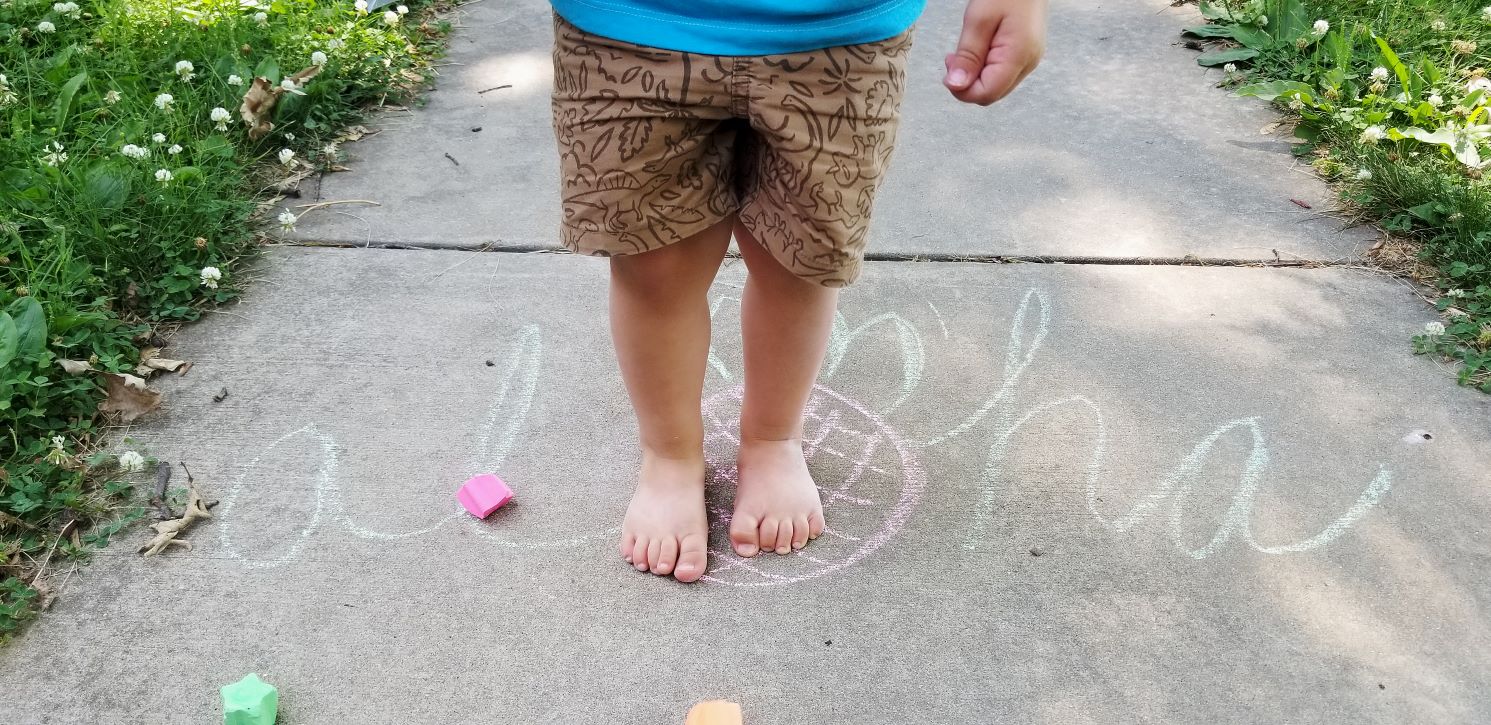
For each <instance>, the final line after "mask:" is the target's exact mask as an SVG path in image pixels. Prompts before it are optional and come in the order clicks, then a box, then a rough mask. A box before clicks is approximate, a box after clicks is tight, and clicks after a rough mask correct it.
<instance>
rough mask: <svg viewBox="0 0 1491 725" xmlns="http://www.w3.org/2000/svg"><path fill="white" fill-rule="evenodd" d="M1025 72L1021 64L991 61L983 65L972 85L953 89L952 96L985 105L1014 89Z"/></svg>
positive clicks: (966, 101)
mask: <svg viewBox="0 0 1491 725" xmlns="http://www.w3.org/2000/svg"><path fill="white" fill-rule="evenodd" d="M1025 73H1026V71H1025V66H1024V65H1023V64H1015V63H1011V62H1007V61H1006V62H996V63H991V64H989V65H987V66H984V69H983V72H981V73H979V75H978V78H977V79H975V80H974V81H973V84H972V85H970V86H968V88H967V89H965V90H962V91H955V92H954V93H953V96H954V97H955V98H957V99H958V100H960V101H963V102H965V103H977V104H978V105H980V106H987V105H989V104H991V103H993V102H995V101H998V100H999V99H1001V98H1004V97H1005V96H1007V95H1009V94H1010V91H1013V90H1015V86H1017V85H1019V84H1020V79H1021V78H1023V77H1024V76H1025Z"/></svg>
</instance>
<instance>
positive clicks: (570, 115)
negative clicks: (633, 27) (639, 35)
mask: <svg viewBox="0 0 1491 725" xmlns="http://www.w3.org/2000/svg"><path fill="white" fill-rule="evenodd" d="M911 34H912V31H911V30H907V31H906V32H904V33H902V34H900V35H897V36H895V37H893V38H889V39H887V40H881V41H876V42H873V43H863V44H860V45H847V46H840V47H835V48H825V49H823V50H815V51H809V52H802V53H787V54H782V55H766V56H744V57H727V56H714V55H701V54H698V53H684V52H679V51H672V50H661V49H657V48H649V47H645V46H640V45H633V44H631V43H626V42H623V41H619V40H612V39H609V38H604V37H601V36H598V35H594V34H591V33H587V32H585V31H583V30H580V29H579V28H576V27H575V26H573V25H571V24H570V23H568V22H567V21H565V20H564V19H563V18H560V17H558V16H555V19H554V94H553V110H554V133H555V136H556V138H557V140H558V143H559V157H560V170H561V175H562V178H563V181H562V184H563V186H562V191H561V196H562V198H563V204H564V219H563V222H562V229H561V233H562V238H563V242H564V246H565V247H567V248H569V249H570V250H571V251H574V252H578V253H580V254H590V255H599V256H612V255H621V254H636V253H640V252H646V251H649V250H652V249H657V248H659V247H662V246H665V245H667V244H671V243H673V242H677V241H681V240H683V239H686V238H688V237H689V236H691V235H693V234H696V233H698V232H701V231H704V230H705V229H707V228H709V227H711V226H713V225H715V224H717V223H719V222H721V221H723V220H725V219H727V218H729V217H731V215H736V214H738V215H739V219H740V223H741V224H742V225H743V226H744V227H745V228H746V230H747V231H749V232H750V234H751V236H752V237H754V238H755V239H756V240H757V241H758V242H760V243H761V244H762V245H763V246H765V247H766V248H767V249H768V250H769V251H770V252H771V254H772V255H773V256H774V257H775V258H776V259H777V260H778V261H780V262H781V263H782V264H783V265H784V266H785V267H786V268H787V269H789V270H791V271H792V273H793V274H795V275H797V276H798V277H800V278H802V279H806V280H810V281H813V282H817V283H819V284H822V285H825V286H830V287H841V286H844V285H847V284H849V283H850V282H853V281H854V279H855V278H856V277H857V276H859V271H860V265H861V262H862V260H863V258H864V249H865V237H866V235H867V234H868V232H869V224H870V212H871V209H872V208H873V206H874V201H875V191H876V189H877V188H878V187H879V186H880V180H881V179H882V178H883V177H884V175H885V170H886V166H887V164H888V163H889V161H890V156H891V149H892V147H893V146H894V144H895V138H896V127H897V123H898V121H899V118H900V106H901V96H902V93H903V91H904V89H905V86H906V56H907V53H908V51H909V50H910V48H911Z"/></svg>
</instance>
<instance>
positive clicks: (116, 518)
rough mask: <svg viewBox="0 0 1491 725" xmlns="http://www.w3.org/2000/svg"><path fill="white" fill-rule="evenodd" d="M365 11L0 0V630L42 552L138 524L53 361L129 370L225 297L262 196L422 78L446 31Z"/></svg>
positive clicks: (66, 556)
mask: <svg viewBox="0 0 1491 725" xmlns="http://www.w3.org/2000/svg"><path fill="white" fill-rule="evenodd" d="M386 9H387V10H390V11H392V10H394V7H393V6H390V7H389V8H386ZM384 10H385V9H380V10H379V11H377V12H374V13H373V14H371V15H369V14H366V13H362V12H359V11H358V10H356V9H354V8H353V7H352V5H351V2H350V0H349V2H347V3H345V4H343V3H340V2H336V3H319V2H316V1H315V0H288V1H287V0H273V1H272V2H271V1H270V0H261V2H259V3H252V2H249V1H248V0H244V1H243V2H240V0H191V1H187V2H169V1H166V0H92V1H89V2H82V3H78V4H77V5H73V4H70V3H55V2H53V0H44V1H42V0H0V74H3V76H4V82H3V84H0V465H3V467H0V640H3V639H4V638H5V636H6V635H7V634H8V633H9V632H12V631H14V630H15V629H16V627H17V626H18V625H19V623H20V622H21V621H23V620H24V619H26V618H27V617H29V616H31V615H32V614H33V613H34V611H35V605H36V603H37V601H38V600H39V598H40V597H39V596H38V590H39V589H40V588H42V587H44V583H43V582H42V581H40V580H38V579H36V576H37V572H38V569H39V568H41V566H42V564H43V562H46V563H48V564H50V570H56V569H57V568H58V565H59V562H68V561H72V560H75V559H78V558H81V557H84V556H85V555H86V552H87V550H88V549H89V547H90V546H96V545H100V544H102V543H103V542H104V541H105V540H106V539H107V537H108V536H109V535H110V534H112V533H114V532H115V531H117V530H118V528H119V526H120V525H122V523H123V522H127V521H129V520H131V519H133V518H137V517H139V516H140V515H141V514H142V511H141V509H140V507H139V505H138V500H137V499H138V497H136V496H134V495H133V492H132V487H131V486H130V485H129V483H128V480H129V477H128V476H126V475H124V474H125V473H126V472H125V471H121V470H120V466H119V464H118V463H117V456H118V454H119V453H120V452H121V450H113V451H100V450H99V448H100V446H101V445H103V443H102V440H101V432H102V428H101V427H102V426H103V425H104V424H105V422H106V421H104V420H103V419H102V418H101V417H100V415H99V414H98V412H97V411H98V406H99V403H100V401H101V400H102V399H103V398H104V392H103V390H104V388H103V385H102V384H101V382H100V379H99V378H98V377H97V374H96V373H85V374H82V375H68V374H66V373H65V372H64V371H63V370H62V368H61V367H60V364H59V361H61V360H74V361H86V362H88V363H90V364H91V365H92V367H93V368H94V369H95V370H97V371H116V372H128V371H130V370H132V369H133V368H134V367H135V365H136V364H138V363H139V355H140V350H139V348H140V347H141V346H142V345H143V344H146V341H149V340H151V339H153V338H154V339H157V340H158V337H156V336H157V333H158V332H160V331H161V330H163V329H169V327H170V324H171V323H174V322H177V321H185V320H191V319H195V318H196V317H197V316H198V315H199V314H200V313H201V311H202V310H204V309H207V308H209V307H211V306H213V305H218V304H221V303H224V302H227V301H230V300H232V299H234V298H235V297H236V296H237V294H238V288H237V284H238V282H239V277H238V275H239V271H240V270H241V269H242V268H243V267H244V266H245V264H246V262H248V261H249V260H250V259H251V258H252V257H253V254H254V251H255V249H256V239H257V238H258V236H257V226H258V225H260V224H262V223H263V221H262V220H258V219H256V218H255V212H256V209H257V208H258V207H257V206H256V200H257V199H256V196H258V195H259V194H260V191H261V190H262V189H264V188H265V187H266V185H267V184H268V183H269V182H272V181H274V180H276V179H277V178H282V177H284V176H287V175H289V174H291V173H295V172H296V171H300V170H304V169H308V168H311V167H314V166H316V165H322V164H327V163H331V162H333V161H335V160H336V158H337V154H338V152H337V150H336V148H335V138H336V136H337V134H338V132H339V130H340V129H342V128H344V127H345V126H347V125H348V124H350V123H352V122H355V121H356V120H358V119H360V118H361V117H362V116H363V114H364V109H365V108H366V107H367V106H368V105H370V104H373V103H375V102H380V101H381V100H382V99H385V98H390V97H391V98H395V99H403V98H407V97H409V96H410V94H411V93H412V92H413V91H415V90H417V89H418V88H419V87H421V86H422V82H423V80H424V74H426V73H427V72H428V71H427V68H428V67H429V63H430V61H431V59H432V58H433V57H434V56H435V55H436V54H438V52H439V41H440V39H441V37H442V36H443V34H444V33H445V32H446V31H447V30H448V26H447V25H446V24H445V23H442V22H438V21H434V20H429V21H422V20H421V19H420V18H423V17H426V16H427V15H428V13H427V12H426V11H425V10H423V9H421V10H416V11H415V12H410V13H408V14H407V15H403V14H399V13H397V12H395V13H394V15H393V16H391V17H389V18H386V19H385V17H384V13H383V11H384ZM320 54H325V56H326V57H325V59H324V61H323V65H322V69H321V72H320V73H319V74H318V75H316V76H315V77H314V78H312V79H311V80H309V81H308V82H307V83H305V84H304V85H303V86H302V87H300V88H298V89H297V90H298V91H299V93H292V92H283V93H281V94H280V96H279V102H278V104H277V106H276V108H275V109H274V111H273V114H272V120H273V123H274V128H273V130H272V131H271V132H270V133H268V134H267V135H265V136H263V137H262V138H250V135H249V133H248V127H247V125H246V124H245V122H244V121H243V120H242V119H240V117H239V106H240V104H241V103H242V102H243V98H244V94H245V92H246V91H247V90H248V87H249V86H248V84H249V83H250V82H251V81H252V79H253V78H254V77H256V76H259V77H263V78H265V79H267V81H268V83H269V84H270V85H271V86H272V87H277V86H279V84H280V82H281V80H282V79H283V78H285V77H288V76H291V75H292V74H294V73H296V72H297V71H300V70H301V69H304V68H307V67H309V66H311V65H313V61H322V58H321V57H320ZM182 61H186V62H187V63H189V64H190V66H189V67H188V66H187V65H186V64H184V63H182ZM162 94H168V95H169V96H170V101H169V102H166V100H165V99H164V98H163V97H162ZM218 108H220V109H224V110H223V111H219V112H218V114H217V117H214V113H213V109H218ZM224 115H226V116H227V117H226V119H223V118H222V116H224ZM127 147H129V148H131V149H135V148H138V149H144V150H145V151H144V153H143V156H144V157H143V158H136V157H135V156H131V155H128V154H126V153H124V150H125V149H126V148H127ZM287 149H288V150H289V151H291V152H293V156H290V157H289V159H288V163H286V162H285V161H284V160H283V156H282V155H283V154H284V152H285V150H287ZM64 155H65V158H64ZM136 155H140V154H139V152H137V153H136ZM270 221H272V220H270ZM284 221H285V222H291V221H293V220H284ZM214 270H216V271H215V272H214ZM74 521H76V522H78V524H77V525H76V526H75V527H74V528H76V529H77V531H78V534H77V536H76V541H74V537H72V536H69V537H67V538H64V539H60V540H59V539H58V537H57V533H58V532H59V531H60V530H61V529H62V528H63V527H64V526H67V525H68V524H69V523H70V522H74Z"/></svg>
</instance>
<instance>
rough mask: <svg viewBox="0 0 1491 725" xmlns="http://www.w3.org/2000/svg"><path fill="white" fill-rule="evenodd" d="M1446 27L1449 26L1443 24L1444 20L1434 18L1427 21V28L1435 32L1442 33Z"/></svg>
mask: <svg viewBox="0 0 1491 725" xmlns="http://www.w3.org/2000/svg"><path fill="white" fill-rule="evenodd" d="M1447 27H1449V26H1447V25H1445V24H1444V21H1443V20H1440V19H1435V21H1434V22H1432V23H1429V28H1430V29H1432V30H1434V32H1436V33H1443V32H1444V31H1445V29H1446V28H1447Z"/></svg>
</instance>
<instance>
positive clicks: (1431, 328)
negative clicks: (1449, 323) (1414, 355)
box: [1424, 320, 1444, 337]
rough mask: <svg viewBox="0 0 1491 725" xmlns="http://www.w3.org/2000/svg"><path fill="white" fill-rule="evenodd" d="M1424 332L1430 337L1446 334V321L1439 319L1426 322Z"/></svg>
mask: <svg viewBox="0 0 1491 725" xmlns="http://www.w3.org/2000/svg"><path fill="white" fill-rule="evenodd" d="M1424 334H1426V335H1428V336H1430V337H1439V336H1440V335H1443V334H1444V323H1443V322H1440V321H1439V320H1435V321H1433V322H1426V323H1424Z"/></svg>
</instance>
